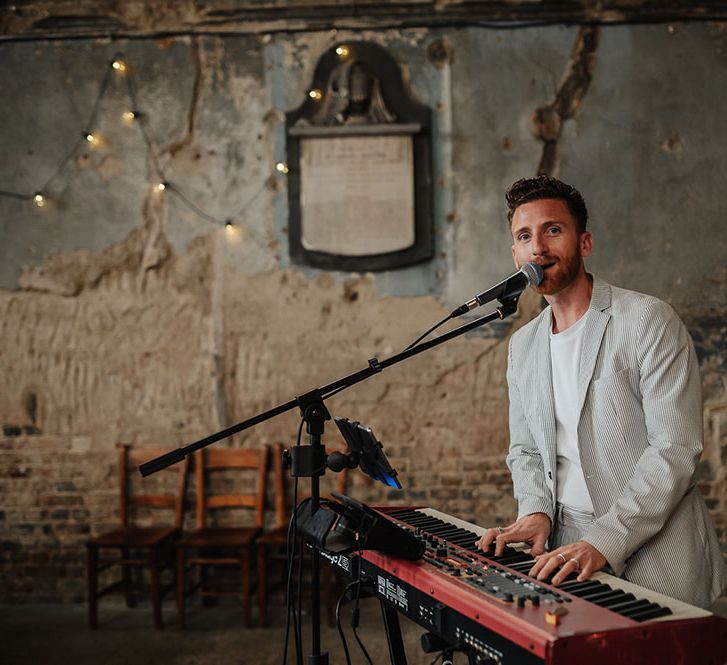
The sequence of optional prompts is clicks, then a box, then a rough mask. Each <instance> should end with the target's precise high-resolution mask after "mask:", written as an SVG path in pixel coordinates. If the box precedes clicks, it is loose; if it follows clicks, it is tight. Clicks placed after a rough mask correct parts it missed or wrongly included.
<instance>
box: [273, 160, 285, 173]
mask: <svg viewBox="0 0 727 665" xmlns="http://www.w3.org/2000/svg"><path fill="white" fill-rule="evenodd" d="M275 168H276V169H277V170H278V171H280V172H281V173H287V172H288V165H287V164H286V163H285V162H278V163H277V164H276V165H275Z"/></svg>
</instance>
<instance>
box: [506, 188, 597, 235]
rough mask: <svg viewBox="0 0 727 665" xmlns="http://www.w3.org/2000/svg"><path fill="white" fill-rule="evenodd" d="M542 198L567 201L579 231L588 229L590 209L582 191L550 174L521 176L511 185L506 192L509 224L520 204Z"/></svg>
mask: <svg viewBox="0 0 727 665" xmlns="http://www.w3.org/2000/svg"><path fill="white" fill-rule="evenodd" d="M540 199H558V200H560V201H563V202H565V204H566V205H567V206H568V210H569V211H570V214H571V215H573V219H575V222H576V229H577V231H578V233H583V232H584V231H585V230H586V224H587V223H588V210H587V209H586V202H585V201H584V200H583V196H581V193H580V192H579V191H578V190H577V189H576V188H575V187H571V185H568V184H566V183H564V182H563V181H561V180H558V179H557V178H553V177H551V176H549V175H539V176H537V177H535V178H521V179H520V180H518V181H516V182H514V183H513V184H512V185H510V187H509V189H508V190H507V192H505V200H506V201H507V221H508V224H512V216H513V214H514V213H515V210H517V208H518V207H519V206H521V205H523V204H524V203H530V202H531V201H539V200H540Z"/></svg>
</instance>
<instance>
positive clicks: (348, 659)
mask: <svg viewBox="0 0 727 665" xmlns="http://www.w3.org/2000/svg"><path fill="white" fill-rule="evenodd" d="M356 584H358V582H357V581H356V580H354V581H353V582H351V583H350V584H347V585H346V588H345V589H344V590H343V593H341V595H340V596H339V598H338V602H337V603H336V627H337V628H338V634H339V635H340V636H341V644H342V645H343V653H344V654H345V655H346V664H347V665H351V654H349V652H348V642H347V641H346V635H345V634H344V632H343V626H341V605H342V604H343V601H344V599H345V598H346V594H347V593H348V590H349V589H352V588H353V587H354V585H356Z"/></svg>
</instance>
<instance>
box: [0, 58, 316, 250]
mask: <svg viewBox="0 0 727 665" xmlns="http://www.w3.org/2000/svg"><path fill="white" fill-rule="evenodd" d="M114 71H115V72H118V73H123V72H126V73H128V74H129V75H128V76H125V77H124V78H123V80H124V81H125V85H126V91H127V95H128V101H129V104H128V107H127V110H125V111H123V112H122V113H121V114H120V116H121V118H122V119H123V120H125V121H129V122H130V121H136V122H135V123H134V124H135V126H137V127H138V128H139V131H140V133H141V136H142V138H143V140H144V143H145V145H146V147H147V149H148V150H149V156H150V158H151V162H152V166H153V169H154V172H155V173H156V177H157V179H158V180H157V182H156V184H154V185H153V191H155V192H164V191H167V192H169V193H171V194H173V195H174V197H175V198H178V199H179V200H180V201H181V202H182V203H183V204H184V205H185V206H186V207H187V208H188V209H189V210H191V211H193V212H194V213H195V214H196V215H197V217H199V218H200V219H204V220H206V221H208V222H211V223H213V224H216V225H217V226H219V227H224V229H225V231H226V234H228V235H230V236H235V237H238V236H239V235H240V227H239V226H237V225H236V224H235V223H233V219H235V218H238V217H241V216H242V215H243V214H244V213H245V212H246V211H247V210H248V209H249V208H250V207H251V206H252V204H253V203H255V201H256V200H257V199H258V197H259V196H260V194H262V192H264V191H265V189H266V188H267V180H266V181H265V182H263V183H261V185H260V187H259V188H258V190H257V191H256V192H255V194H254V195H253V196H252V197H250V198H249V199H248V200H247V201H246V202H245V203H244V204H243V205H242V207H241V208H240V209H239V210H238V211H237V212H236V213H235V214H234V215H232V216H231V217H230V218H227V219H220V218H218V217H214V216H213V215H210V214H208V213H207V212H205V211H204V210H202V209H201V208H199V207H198V206H196V205H195V204H194V202H193V201H191V200H190V199H188V198H187V197H186V196H185V195H184V194H183V193H182V192H181V191H180V190H179V189H178V188H177V187H176V186H173V185H172V183H170V182H169V181H168V180H167V179H166V177H165V173H164V170H163V169H162V167H161V164H160V163H159V160H158V158H157V155H156V152H155V149H154V144H153V143H152V141H151V138H150V137H149V133H148V131H147V128H146V123H145V118H146V115H145V114H144V113H143V112H141V111H138V110H136V109H138V108H139V105H138V104H137V97H136V90H135V85H134V81H133V77H132V76H131V75H130V72H129V69H128V66H127V64H126V62H125V61H124V59H123V57H122V56H121V54H117V55H116V56H115V57H114V59H113V60H112V61H111V63H110V67H109V68H108V69H106V70H105V73H104V77H103V79H102V80H101V85H100V86H99V92H98V95H97V97H96V100H95V101H94V103H93V108H92V111H91V114H90V117H89V120H88V122H87V123H86V125H85V126H86V130H85V131H83V132H81V134H80V136H79V138H78V139H77V140H76V142H75V143H74V144H73V146H72V147H71V149H70V151H69V152H68V153H67V154H66V156H65V157H64V158H63V160H62V161H61V162H60V164H59V165H58V166H57V168H56V169H55V171H54V172H53V174H52V175H51V176H50V177H49V178H48V179H47V181H46V182H45V183H44V184H43V185H42V186H41V187H39V188H38V189H37V190H36V191H35V193H34V194H28V193H27V192H26V193H22V192H15V191H9V190H4V189H2V188H0V197H7V198H14V199H17V200H20V201H32V202H33V204H34V205H35V206H37V207H38V208H43V207H46V206H47V205H48V204H49V203H50V200H49V199H48V198H47V197H46V196H45V195H44V194H43V192H44V191H47V189H48V187H49V185H50V184H51V182H53V181H54V180H55V179H56V178H57V177H58V176H59V175H60V174H61V173H62V172H63V170H64V169H65V168H66V167H67V165H68V164H69V163H72V162H71V160H72V158H73V156H74V154H76V152H77V151H78V150H79V148H80V146H82V145H84V144H85V143H90V144H91V145H102V141H103V137H102V136H100V135H99V134H97V133H95V132H94V131H93V128H94V127H96V126H97V123H96V120H97V113H98V110H99V107H100V103H101V100H102V99H103V97H104V95H105V94H106V92H107V90H108V86H109V83H110V81H112V80H113V79H112V75H113V72H114ZM315 92H316V93H318V95H319V96H320V97H322V93H321V92H320V91H319V90H318V91H315ZM132 109H134V110H132ZM117 117H118V116H117ZM276 169H277V170H278V171H280V172H281V173H287V172H288V167H287V164H285V163H284V162H279V163H278V164H276ZM252 237H253V238H254V236H252ZM261 246H262V244H261Z"/></svg>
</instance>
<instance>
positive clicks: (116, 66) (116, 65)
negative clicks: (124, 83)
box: [111, 58, 126, 72]
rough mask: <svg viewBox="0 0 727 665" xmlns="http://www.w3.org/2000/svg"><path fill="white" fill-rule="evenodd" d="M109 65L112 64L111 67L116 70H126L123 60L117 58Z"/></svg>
mask: <svg viewBox="0 0 727 665" xmlns="http://www.w3.org/2000/svg"><path fill="white" fill-rule="evenodd" d="M111 66H112V67H113V68H114V69H115V70H116V71H117V72H125V71H126V63H125V62H124V61H123V60H119V59H118V58H116V60H114V61H113V62H112V63H111Z"/></svg>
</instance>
